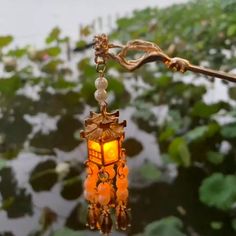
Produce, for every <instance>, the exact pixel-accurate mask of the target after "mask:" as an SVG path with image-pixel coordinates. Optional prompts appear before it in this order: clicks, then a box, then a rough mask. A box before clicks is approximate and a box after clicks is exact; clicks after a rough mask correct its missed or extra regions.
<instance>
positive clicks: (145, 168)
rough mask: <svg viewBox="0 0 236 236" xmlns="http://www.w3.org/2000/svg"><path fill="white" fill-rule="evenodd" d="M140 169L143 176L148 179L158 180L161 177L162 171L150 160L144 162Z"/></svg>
mask: <svg viewBox="0 0 236 236" xmlns="http://www.w3.org/2000/svg"><path fill="white" fill-rule="evenodd" d="M139 171H140V174H141V175H142V177H144V178H145V179H146V180H148V181H158V180H159V179H160V177H161V171H160V170H159V169H158V168H157V167H156V166H155V165H154V164H152V163H150V162H148V163H145V164H143V165H142V166H141V167H140V169H139Z"/></svg>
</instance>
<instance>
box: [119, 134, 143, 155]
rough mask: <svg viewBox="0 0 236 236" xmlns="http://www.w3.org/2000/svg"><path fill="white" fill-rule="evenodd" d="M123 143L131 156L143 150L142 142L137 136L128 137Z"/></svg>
mask: <svg viewBox="0 0 236 236" xmlns="http://www.w3.org/2000/svg"><path fill="white" fill-rule="evenodd" d="M123 145H124V148H125V149H126V153H127V155H128V156H129V157H134V156H136V155H138V154H139V153H140V152H141V151H142V150H143V145H142V143H140V142H139V141H138V140H137V139H135V138H127V139H126V140H125V142H124V144H123Z"/></svg>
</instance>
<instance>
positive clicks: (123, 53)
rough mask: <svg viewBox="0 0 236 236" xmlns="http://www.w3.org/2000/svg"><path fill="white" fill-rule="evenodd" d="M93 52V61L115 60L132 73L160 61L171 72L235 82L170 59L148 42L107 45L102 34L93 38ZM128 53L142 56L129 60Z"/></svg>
mask: <svg viewBox="0 0 236 236" xmlns="http://www.w3.org/2000/svg"><path fill="white" fill-rule="evenodd" d="M112 48H119V49H120V51H119V52H118V53H113V52H111V50H110V49H112ZM95 51H96V52H95V60H98V58H100V61H107V60H108V59H111V60H115V61H117V62H118V63H119V64H120V65H121V66H123V67H124V68H125V69H127V70H128V71H134V70H136V69H138V68H139V67H141V66H142V65H144V64H146V63H149V62H154V61H160V62H162V63H164V64H165V65H166V66H167V68H169V69H172V70H173V71H179V72H182V73H184V72H185V71H187V70H189V71H192V72H194V73H201V74H204V75H208V76H213V77H217V78H220V79H225V80H228V81H231V82H236V75H232V74H228V73H225V72H221V71H216V70H211V69H208V68H204V67H200V66H196V65H192V64H191V63H190V62H189V61H188V60H186V59H183V58H180V57H174V58H171V57H169V56H168V55H167V54H165V53H164V52H163V51H162V50H161V49H160V47H158V45H156V44H155V43H151V42H148V41H143V40H133V41H129V42H128V43H127V44H126V45H117V44H111V43H109V40H108V37H107V36H106V35H105V34H102V35H97V36H96V37H95ZM129 51H134V52H142V55H141V56H140V57H139V58H137V59H134V60H130V59H128V58H127V54H128V52H129Z"/></svg>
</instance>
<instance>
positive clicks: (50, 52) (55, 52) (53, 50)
mask: <svg viewBox="0 0 236 236" xmlns="http://www.w3.org/2000/svg"><path fill="white" fill-rule="evenodd" d="M46 51H47V53H48V55H49V56H51V57H56V56H58V55H59V54H60V53H61V49H60V48H59V47H51V48H47V50H46Z"/></svg>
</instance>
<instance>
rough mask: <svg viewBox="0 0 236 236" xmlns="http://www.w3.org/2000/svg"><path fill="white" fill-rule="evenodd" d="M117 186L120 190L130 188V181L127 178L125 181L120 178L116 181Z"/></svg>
mask: <svg viewBox="0 0 236 236" xmlns="http://www.w3.org/2000/svg"><path fill="white" fill-rule="evenodd" d="M116 186H117V188H119V189H126V188H128V180H127V179H126V178H123V179H120V178H118V179H117V180H116Z"/></svg>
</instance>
